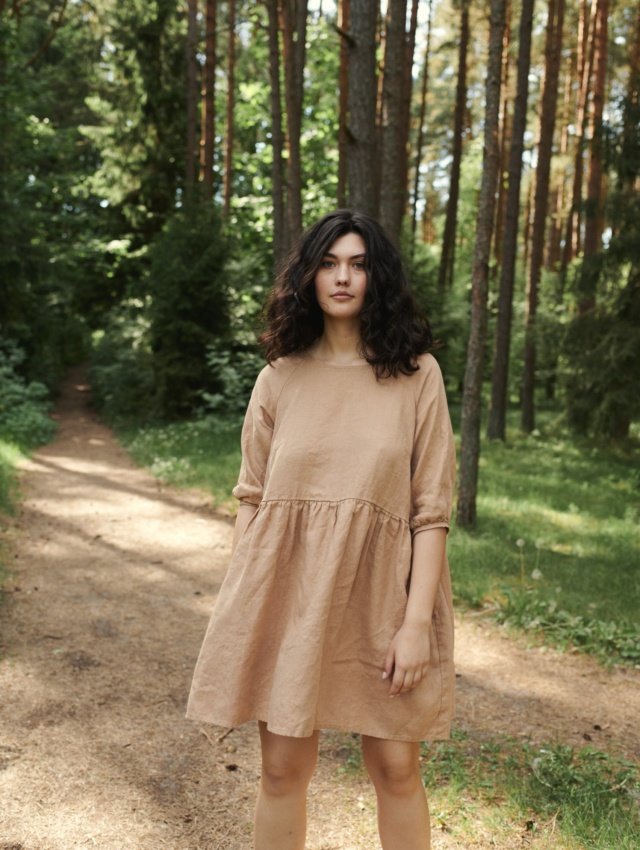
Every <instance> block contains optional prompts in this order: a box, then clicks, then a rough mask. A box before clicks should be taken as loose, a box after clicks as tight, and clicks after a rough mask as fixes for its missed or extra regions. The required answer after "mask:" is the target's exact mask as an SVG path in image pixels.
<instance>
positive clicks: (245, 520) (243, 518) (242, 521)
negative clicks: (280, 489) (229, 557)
mask: <svg viewBox="0 0 640 850" xmlns="http://www.w3.org/2000/svg"><path fill="white" fill-rule="evenodd" d="M257 510H258V506H257V505H248V504H247V503H246V502H243V503H242V504H241V505H240V507H239V508H238V513H237V514H236V524H235V528H234V529H233V542H232V543H231V554H233V553H234V552H235V549H236V546H237V545H238V540H240V538H241V537H242V535H243V534H244V533H245V531H246V530H247V526H248V525H249V523H250V522H251V518H252V517H253V515H254V514H255V512H256V511H257Z"/></svg>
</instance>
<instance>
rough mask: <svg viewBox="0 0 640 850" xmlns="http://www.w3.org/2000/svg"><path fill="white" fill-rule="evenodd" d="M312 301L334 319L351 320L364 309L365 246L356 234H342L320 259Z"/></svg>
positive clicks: (365, 279) (326, 315) (365, 278)
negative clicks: (314, 297) (315, 301)
mask: <svg viewBox="0 0 640 850" xmlns="http://www.w3.org/2000/svg"><path fill="white" fill-rule="evenodd" d="M315 287H316V300H317V301H318V306H319V307H320V309H321V310H322V312H323V313H324V314H325V317H330V318H333V319H336V320H353V319H355V318H357V317H358V316H359V315H360V312H361V311H362V308H363V306H364V293H365V290H366V288H367V273H366V271H365V244H364V239H363V238H362V236H360V234H359V233H345V235H344V236H341V237H340V238H339V239H336V241H335V242H334V243H333V245H331V247H330V248H329V250H328V251H327V253H326V254H325V255H324V257H323V258H322V262H321V263H320V266H319V268H318V271H317V272H316V277H315Z"/></svg>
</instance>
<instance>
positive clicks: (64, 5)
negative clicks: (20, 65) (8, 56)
mask: <svg viewBox="0 0 640 850" xmlns="http://www.w3.org/2000/svg"><path fill="white" fill-rule="evenodd" d="M68 4H69V0H62V6H61V7H60V11H59V12H58V17H57V18H56V19H55V21H54V22H53V26H52V27H51V31H50V32H49V34H48V35H47V37H46V38H45V40H44V41H43V42H42V44H41V45H40V47H39V48H38V49H37V50H36V52H35V53H34V54H33V56H32V57H31V59H29V61H28V62H27V63H26V64H25V66H24V67H25V69H26V68H31V67H32V66H33V65H35V63H36V62H37V61H38V59H39V58H40V57H41V56H42V54H43V53H44V52H45V51H46V50H47V48H48V47H49V45H50V44H51V42H52V41H53V39H54V38H55V37H56V34H57V32H58V30H59V29H60V27H61V26H62V21H63V19H64V13H65V12H66V10H67V5H68Z"/></svg>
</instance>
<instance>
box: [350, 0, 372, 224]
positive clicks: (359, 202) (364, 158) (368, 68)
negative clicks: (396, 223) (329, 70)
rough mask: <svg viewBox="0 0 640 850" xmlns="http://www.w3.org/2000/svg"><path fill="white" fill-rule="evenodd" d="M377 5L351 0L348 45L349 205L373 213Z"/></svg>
mask: <svg viewBox="0 0 640 850" xmlns="http://www.w3.org/2000/svg"><path fill="white" fill-rule="evenodd" d="M377 16H378V4H377V3H372V2H370V0H351V28H350V33H351V38H352V41H350V42H349V132H348V152H347V171H348V186H349V206H350V207H353V208H354V209H357V210H360V211H361V212H366V213H369V215H375V214H376V181H375V175H376V92H377V79H376V24H377Z"/></svg>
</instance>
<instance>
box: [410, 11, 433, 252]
mask: <svg viewBox="0 0 640 850" xmlns="http://www.w3.org/2000/svg"><path fill="white" fill-rule="evenodd" d="M432 20H433V0H429V11H428V13H427V43H426V46H425V49H424V64H423V66H422V86H421V89H420V115H419V117H418V138H417V140H416V158H415V166H414V174H413V198H412V205H411V250H412V252H413V251H414V250H415V244H416V227H417V223H418V198H419V196H420V166H421V165H422V149H423V147H424V119H425V115H426V111H427V94H428V92H429V61H430V58H431V55H430V54H431V22H432ZM425 203H426V199H425Z"/></svg>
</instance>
